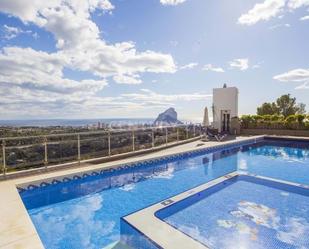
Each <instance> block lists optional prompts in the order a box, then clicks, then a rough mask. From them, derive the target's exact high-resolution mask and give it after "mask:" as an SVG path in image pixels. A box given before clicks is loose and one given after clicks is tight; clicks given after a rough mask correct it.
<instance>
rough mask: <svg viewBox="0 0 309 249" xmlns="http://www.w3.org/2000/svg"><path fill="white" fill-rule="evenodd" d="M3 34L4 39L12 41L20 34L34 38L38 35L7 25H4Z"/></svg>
mask: <svg viewBox="0 0 309 249" xmlns="http://www.w3.org/2000/svg"><path fill="white" fill-rule="evenodd" d="M3 32H4V36H3V38H4V39H6V40H11V39H13V38H15V37H17V36H18V35H20V34H31V35H32V36H37V33H34V32H32V31H31V30H22V29H21V28H18V27H13V26H8V25H6V24H5V25H3Z"/></svg>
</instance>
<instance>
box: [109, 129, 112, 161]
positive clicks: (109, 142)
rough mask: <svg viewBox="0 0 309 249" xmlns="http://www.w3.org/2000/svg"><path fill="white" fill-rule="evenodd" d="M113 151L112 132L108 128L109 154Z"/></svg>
mask: <svg viewBox="0 0 309 249" xmlns="http://www.w3.org/2000/svg"><path fill="white" fill-rule="evenodd" d="M111 154H112V153H111V132H110V130H108V156H110V155H111Z"/></svg>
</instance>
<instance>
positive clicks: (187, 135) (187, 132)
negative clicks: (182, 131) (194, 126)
mask: <svg viewBox="0 0 309 249" xmlns="http://www.w3.org/2000/svg"><path fill="white" fill-rule="evenodd" d="M186 137H187V139H189V130H188V126H186Z"/></svg>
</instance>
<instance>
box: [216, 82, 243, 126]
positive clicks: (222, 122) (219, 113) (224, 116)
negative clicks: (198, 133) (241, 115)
mask: <svg viewBox="0 0 309 249" xmlns="http://www.w3.org/2000/svg"><path fill="white" fill-rule="evenodd" d="M212 112H213V127H214V128H215V129H218V130H219V131H220V132H221V131H226V132H229V131H230V124H231V118H233V117H237V116H238V89H237V88H236V87H227V85H226V84H224V86H223V88H214V89H213V106H212Z"/></svg>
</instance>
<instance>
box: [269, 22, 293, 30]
mask: <svg viewBox="0 0 309 249" xmlns="http://www.w3.org/2000/svg"><path fill="white" fill-rule="evenodd" d="M282 27H284V28H290V27H291V25H290V24H289V23H284V24H276V25H273V26H270V27H269V29H271V30H274V29H278V28H282Z"/></svg>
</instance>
